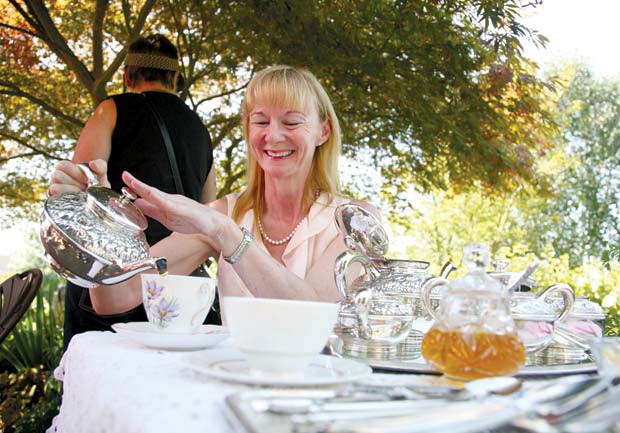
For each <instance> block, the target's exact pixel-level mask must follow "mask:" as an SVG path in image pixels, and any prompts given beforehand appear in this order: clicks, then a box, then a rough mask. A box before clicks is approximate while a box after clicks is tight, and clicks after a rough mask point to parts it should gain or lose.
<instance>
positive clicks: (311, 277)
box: [217, 193, 351, 301]
mask: <svg viewBox="0 0 620 433" xmlns="http://www.w3.org/2000/svg"><path fill="white" fill-rule="evenodd" d="M238 196H239V194H237V193H235V194H229V195H227V196H226V199H227V204H228V211H227V212H228V216H231V215H232V210H233V208H234V206H235V202H236V201H237V198H238ZM350 201H351V200H350V199H346V198H342V197H334V199H333V200H332V202H331V203H330V204H329V205H328V204H327V194H325V193H323V194H321V195H320V196H319V197H318V198H317V200H316V201H315V202H314V204H313V205H312V207H311V208H310V212H309V213H308V216H307V217H306V218H304V219H303V221H302V223H301V225H300V226H299V228H298V229H297V231H296V232H295V234H294V235H293V237H292V238H291V240H290V241H289V243H288V245H287V246H286V248H285V250H284V253H283V255H282V261H283V262H284V266H285V267H286V269H288V270H290V271H291V272H293V273H294V274H295V275H297V276H298V277H299V278H302V279H304V280H306V281H308V282H309V283H310V284H311V285H312V286H313V287H316V288H317V289H319V290H321V291H322V292H323V293H324V299H323V300H324V301H338V300H340V294H339V293H338V291H337V290H336V286H335V283H334V265H335V262H336V258H337V257H338V256H339V255H340V254H341V253H342V252H343V251H345V250H346V249H347V248H346V246H345V244H344V241H343V239H342V236H341V235H340V234H339V233H338V230H337V229H336V223H335V221H334V210H335V208H336V207H338V206H339V205H341V204H343V203H349V202H350ZM239 225H240V226H242V227H245V228H246V229H248V230H249V231H250V232H252V233H254V234H255V238H254V242H255V243H256V244H257V245H258V246H259V247H260V248H263V249H264V250H265V251H267V249H266V248H265V246H264V244H263V243H262V241H261V237H260V236H259V235H257V232H258V230H257V228H256V227H254V211H253V210H250V211H248V212H246V214H245V215H244V216H243V217H242V218H241V221H240V222H239ZM217 281H218V290H219V295H220V299H221V298H222V297H225V296H254V295H253V294H252V293H251V292H250V291H249V289H248V288H247V287H246V285H245V284H244V283H243V281H242V280H241V278H240V277H239V276H238V275H237V273H236V271H235V269H234V268H233V266H232V265H231V264H229V263H228V262H226V261H225V260H223V259H222V256H221V255H220V257H219V259H218V271H217Z"/></svg>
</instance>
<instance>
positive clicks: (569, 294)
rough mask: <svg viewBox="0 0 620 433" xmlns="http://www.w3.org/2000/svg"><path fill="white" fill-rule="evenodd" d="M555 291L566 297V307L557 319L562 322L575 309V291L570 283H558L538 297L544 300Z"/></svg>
mask: <svg viewBox="0 0 620 433" xmlns="http://www.w3.org/2000/svg"><path fill="white" fill-rule="evenodd" d="M555 292H560V294H561V295H562V298H563V299H564V308H563V309H562V312H561V313H560V315H559V316H558V317H557V319H556V322H562V321H563V320H564V319H565V318H566V316H568V314H569V313H570V312H571V310H572V309H573V304H574V303H575V292H574V291H573V289H572V288H571V287H570V286H569V285H568V284H564V283H556V284H552V285H551V286H549V287H547V288H546V289H545V291H544V292H542V293H541V294H540V295H538V297H539V298H540V299H541V300H543V301H544V300H545V299H546V298H547V296H549V295H551V294H552V293H555Z"/></svg>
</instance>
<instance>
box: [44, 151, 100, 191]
mask: <svg viewBox="0 0 620 433" xmlns="http://www.w3.org/2000/svg"><path fill="white" fill-rule="evenodd" d="M88 167H89V168H90V169H91V170H92V172H93V173H94V174H95V176H97V178H99V183H100V184H101V185H102V186H105V187H108V188H109V187H110V182H108V176H107V171H108V163H107V162H106V161H105V160H103V159H95V160H93V161H90V162H89V163H88ZM87 187H88V178H87V177H86V174H85V173H84V172H83V171H82V169H81V168H80V167H78V165H77V164H76V163H73V162H71V161H60V162H59V163H58V164H57V165H56V168H55V169H54V171H53V172H52V175H51V176H50V185H49V188H48V189H47V193H48V194H49V195H56V194H62V193H65V192H73V193H75V192H79V191H85V190H86V188H87Z"/></svg>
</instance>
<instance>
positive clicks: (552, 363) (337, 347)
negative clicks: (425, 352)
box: [326, 335, 597, 377]
mask: <svg viewBox="0 0 620 433" xmlns="http://www.w3.org/2000/svg"><path fill="white" fill-rule="evenodd" d="M408 341H409V339H408V340H406V341H405V342H404V343H401V344H399V345H398V346H397V352H396V353H393V354H391V355H387V354H381V355H382V356H385V357H383V358H382V357H381V356H377V357H372V356H367V357H365V356H364V355H362V354H360V355H352V354H350V353H348V352H344V350H343V348H344V346H343V344H342V341H341V340H340V339H339V337H338V336H336V335H332V336H331V337H330V338H329V341H328V344H327V346H326V352H327V353H330V354H332V355H335V356H340V357H343V358H348V359H354V360H356V361H359V362H363V363H365V364H366V365H368V366H370V367H372V368H373V370H383V371H393V372H401V373H422V374H441V373H439V372H438V371H437V370H435V369H433V367H431V366H430V365H428V364H427V363H426V361H425V360H424V358H423V357H422V354H421V353H420V351H419V346H417V345H415V346H416V347H415V348H412V347H413V346H411V345H410V346H411V347H409V348H408V349H407V350H404V349H403V347H405V346H404V344H405V343H407V342H408ZM420 341H421V338H420ZM377 353H378V352H377ZM582 354H583V359H571V358H570V357H568V358H561V357H558V356H554V355H552V356H547V355H545V353H544V352H541V354H536V355H534V356H529V357H528V359H527V363H526V365H525V367H523V368H522V369H521V371H519V372H518V373H517V374H516V376H520V377H527V376H559V375H567V374H582V373H596V372H597V367H596V362H594V360H593V359H592V358H591V356H590V355H588V354H586V353H585V352H582ZM388 356H389V357H388Z"/></svg>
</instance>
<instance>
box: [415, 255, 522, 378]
mask: <svg viewBox="0 0 620 433" xmlns="http://www.w3.org/2000/svg"><path fill="white" fill-rule="evenodd" d="M463 263H464V264H465V266H467V269H468V270H469V272H468V273H467V275H465V276H463V277H461V278H459V279H456V280H454V281H452V282H450V283H448V281H447V280H445V279H443V278H433V279H431V280H429V281H428V282H426V284H424V286H423V287H422V300H423V303H424V305H425V307H426V309H427V310H428V311H429V313H430V314H431V315H432V316H433V318H434V319H435V322H434V324H433V326H432V327H431V329H430V330H429V331H428V332H427V333H426V335H425V336H424V340H423V341H422V355H423V356H424V358H425V359H426V361H427V362H428V363H429V364H431V365H432V366H433V368H435V369H437V370H438V371H440V372H442V373H444V374H445V375H447V376H450V377H453V378H456V379H463V380H471V379H478V378H482V377H491V376H503V375H510V374H513V373H516V372H517V371H518V370H519V368H520V367H521V366H522V365H523V364H524V363H525V347H524V345H523V342H522V341H521V339H520V338H519V335H518V333H517V329H516V327H515V323H514V321H513V319H512V316H511V314H510V294H509V293H506V291H505V290H504V286H503V285H502V284H501V283H499V282H498V281H497V280H495V279H493V278H491V277H490V276H488V275H487V273H486V270H485V269H486V267H487V265H488V263H489V253H488V250H487V248H486V246H485V245H482V244H469V245H467V246H466V247H465V253H464V256H463ZM437 286H442V289H443V290H444V293H443V296H442V298H441V301H440V305H439V311H438V312H436V311H434V310H433V308H432V306H431V300H430V293H431V289H432V288H434V287H437Z"/></svg>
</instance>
